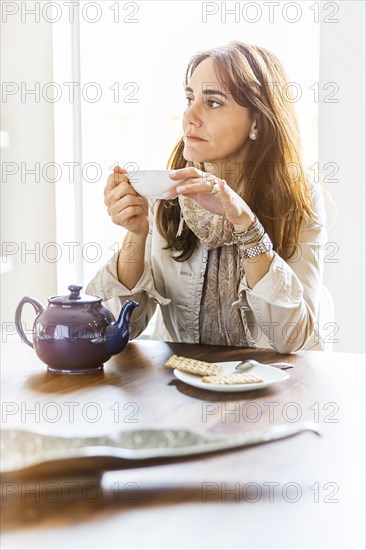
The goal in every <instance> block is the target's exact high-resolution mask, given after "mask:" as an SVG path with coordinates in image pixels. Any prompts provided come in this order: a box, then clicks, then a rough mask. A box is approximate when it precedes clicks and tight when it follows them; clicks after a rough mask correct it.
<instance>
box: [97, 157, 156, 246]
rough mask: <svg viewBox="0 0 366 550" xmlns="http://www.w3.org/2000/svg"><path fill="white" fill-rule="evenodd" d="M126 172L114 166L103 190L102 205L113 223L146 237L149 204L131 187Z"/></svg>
mask: <svg viewBox="0 0 366 550" xmlns="http://www.w3.org/2000/svg"><path fill="white" fill-rule="evenodd" d="M125 174H127V170H124V169H123V168H120V167H119V166H115V167H114V170H113V174H111V175H110V176H109V177H108V180H107V185H106V186H105V189H104V204H105V205H106V207H107V209H108V214H109V215H110V216H111V218H112V221H113V223H115V224H117V225H120V226H121V227H124V228H125V229H127V231H129V232H131V233H134V234H135V235H143V234H145V235H147V233H148V231H149V218H148V208H149V203H148V201H147V199H145V197H142V196H141V195H139V194H138V193H136V191H135V190H134V188H133V187H132V185H131V184H130V182H129V180H128V178H127V176H126V175H125Z"/></svg>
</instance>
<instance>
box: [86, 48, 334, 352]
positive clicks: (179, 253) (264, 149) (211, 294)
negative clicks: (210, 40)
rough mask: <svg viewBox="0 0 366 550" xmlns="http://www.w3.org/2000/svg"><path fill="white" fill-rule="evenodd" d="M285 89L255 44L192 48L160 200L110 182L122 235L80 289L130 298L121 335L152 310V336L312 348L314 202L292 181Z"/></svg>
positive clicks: (314, 193)
mask: <svg viewBox="0 0 366 550" xmlns="http://www.w3.org/2000/svg"><path fill="white" fill-rule="evenodd" d="M287 83H288V80H287V77H286V74H285V72H284V70H283V68H282V66H281V64H280V62H279V61H278V59H277V58H276V57H275V56H274V55H273V54H272V53H270V52H269V51H267V50H265V49H264V48H260V47H257V46H253V45H248V44H243V43H241V42H230V43H229V44H228V45H226V46H223V47H219V48H213V49H211V50H209V51H203V52H199V53H198V54H197V55H195V56H194V57H193V58H192V59H191V60H190V62H189V65H188V68H187V72H186V79H185V84H186V90H185V91H186V97H187V108H186V111H185V113H184V116H183V131H184V137H182V138H181V139H180V140H179V142H178V143H177V145H176V147H175V149H174V151H173V153H172V155H171V157H170V159H169V163H168V168H170V169H175V173H173V174H172V175H171V179H172V187H171V188H170V189H169V191H168V193H166V195H165V200H160V201H151V202H150V203H149V201H148V200H147V199H145V198H143V197H141V196H140V195H138V194H137V193H136V192H135V191H134V189H133V188H132V187H131V185H130V183H129V180H128V178H127V177H126V175H125V174H126V171H125V170H122V169H121V168H119V167H117V168H116V169H115V171H114V173H113V174H112V175H110V176H109V178H108V182H107V185H106V188H105V204H106V206H107V208H108V213H109V214H110V216H111V218H112V221H113V222H114V223H116V224H118V225H121V226H122V227H124V228H125V229H127V231H128V233H127V235H126V237H125V239H124V242H123V245H122V248H121V251H120V253H119V256H118V258H116V257H113V258H112V259H111V260H110V261H109V262H108V263H107V265H106V266H104V267H103V268H102V269H101V270H100V271H99V272H98V273H97V274H96V276H95V277H94V279H93V280H92V281H91V282H90V284H89V285H88V288H87V292H88V293H93V294H98V295H100V296H102V298H103V300H105V301H106V302H107V306H108V307H109V308H111V309H112V310H113V311H114V312H115V313H116V314H117V313H118V311H119V310H120V307H121V304H122V303H123V302H124V301H125V300H126V299H131V298H132V299H135V300H137V301H138V302H139V303H140V307H139V308H138V309H136V310H135V311H134V314H133V318H132V332H131V337H132V338H134V337H136V336H138V335H139V334H141V332H142V331H143V330H144V329H145V328H146V326H147V324H148V322H149V320H150V318H151V317H152V315H153V313H154V311H155V309H156V307H157V304H159V306H160V308H159V311H158V315H157V321H156V325H155V332H154V334H153V338H155V339H161V340H165V341H177V342H192V343H203V344H216V345H233V346H243V347H244V346H249V347H256V346H258V347H270V348H273V349H275V350H276V351H278V352H279V353H290V352H294V351H297V350H300V349H310V348H311V349H322V347H321V343H320V338H319V334H318V330H317V323H316V319H317V314H318V306H319V296H320V289H321V279H322V260H321V255H320V256H319V249H321V245H322V244H323V243H324V242H325V241H326V233H325V227H324V224H325V216H324V205H323V198H322V193H321V190H320V189H318V188H317V186H315V185H314V184H311V183H310V181H309V179H308V178H307V177H306V176H305V173H304V167H303V165H302V161H301V156H300V153H301V145H300V140H299V130H298V125H297V121H296V115H295V112H294V110H293V104H292V103H291V102H290V101H289V100H288V95H287V92H286V93H285V90H288V88H286V84H287ZM182 180H183V181H182ZM314 246H316V247H317V255H314V254H313V247H314Z"/></svg>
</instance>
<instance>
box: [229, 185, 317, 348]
mask: <svg viewBox="0 0 366 550" xmlns="http://www.w3.org/2000/svg"><path fill="white" fill-rule="evenodd" d="M312 199H313V209H314V213H315V216H316V222H313V223H312V225H307V226H305V227H304V228H303V229H302V231H301V233H300V242H299V244H298V247H297V249H296V252H295V254H294V256H293V257H292V258H291V259H289V260H287V261H285V260H283V259H282V258H281V257H280V256H279V255H278V254H277V253H275V254H274V258H273V260H272V263H271V266H270V269H269V271H268V273H266V275H264V277H263V278H262V279H261V280H260V281H258V283H257V284H256V285H255V286H254V287H253V288H252V289H251V288H249V287H248V284H247V281H246V277H245V275H244V277H243V280H242V284H241V287H240V288H241V289H244V290H245V291H246V295H247V301H248V305H249V307H250V308H251V310H252V312H253V315H254V317H255V319H256V322H257V323H258V325H259V328H260V329H261V331H262V332H263V333H264V334H265V336H266V337H267V339H268V341H269V343H270V345H271V346H272V347H273V348H274V349H275V350H276V351H278V352H279V353H291V352H295V351H298V350H300V349H302V348H304V347H307V346H308V345H309V344H310V343H311V341H312V340H314V341H318V342H319V334H318V332H317V325H316V322H317V316H318V308H319V299H320V292H321V285H322V277H323V258H324V245H325V243H326V240H327V233H326V228H325V207H324V197H323V192H322V190H321V187H320V186H315V185H313V186H312Z"/></svg>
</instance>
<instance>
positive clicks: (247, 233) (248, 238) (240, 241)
mask: <svg viewBox="0 0 366 550" xmlns="http://www.w3.org/2000/svg"><path fill="white" fill-rule="evenodd" d="M264 234H265V229H264V227H263V225H262V224H261V222H260V221H259V220H258V218H257V216H256V217H255V220H254V222H253V223H252V224H251V225H250V226H249V227H248V229H245V230H244V231H233V243H234V244H236V245H237V246H246V245H249V244H253V243H257V242H258V241H260V240H261V239H262V238H263V236H264Z"/></svg>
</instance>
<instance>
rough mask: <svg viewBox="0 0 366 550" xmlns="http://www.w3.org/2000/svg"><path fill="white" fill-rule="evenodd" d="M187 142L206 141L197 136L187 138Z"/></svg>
mask: <svg viewBox="0 0 366 550" xmlns="http://www.w3.org/2000/svg"><path fill="white" fill-rule="evenodd" d="M186 140H187V141H206V140H204V139H201V138H199V137H196V136H186Z"/></svg>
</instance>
